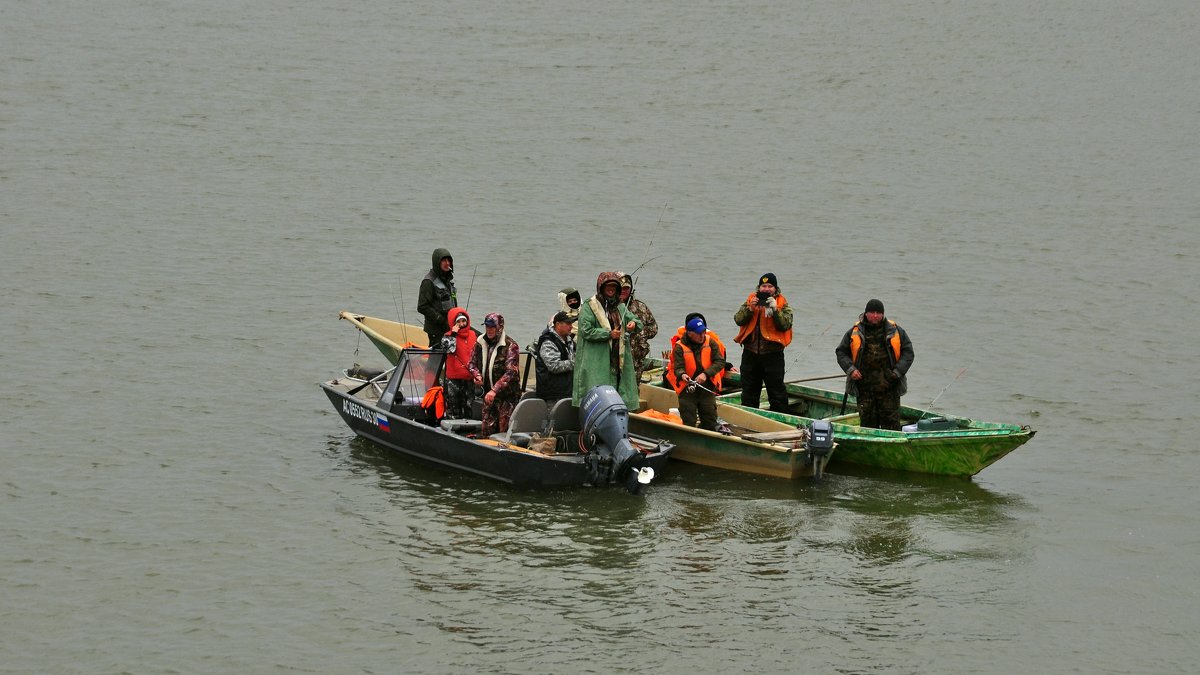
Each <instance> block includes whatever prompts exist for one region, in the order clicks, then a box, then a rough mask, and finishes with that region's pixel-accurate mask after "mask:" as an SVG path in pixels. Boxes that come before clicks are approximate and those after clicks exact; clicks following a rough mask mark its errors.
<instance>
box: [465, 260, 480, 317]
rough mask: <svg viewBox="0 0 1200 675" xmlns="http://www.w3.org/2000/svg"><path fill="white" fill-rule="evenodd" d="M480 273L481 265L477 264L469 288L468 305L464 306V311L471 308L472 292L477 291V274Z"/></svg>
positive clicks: (472, 271) (472, 272)
mask: <svg viewBox="0 0 1200 675" xmlns="http://www.w3.org/2000/svg"><path fill="white" fill-rule="evenodd" d="M478 271H479V263H475V267H474V269H472V270H471V285H470V286H468V287H467V304H465V305H463V311H464V312H465V311H467V309H468V308H469V307H470V306H471V291H473V290H475V273H476V272H478Z"/></svg>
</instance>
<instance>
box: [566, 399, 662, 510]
mask: <svg viewBox="0 0 1200 675" xmlns="http://www.w3.org/2000/svg"><path fill="white" fill-rule="evenodd" d="M579 403H580V405H579V422H580V429H581V430H582V431H581V437H582V438H583V443H584V446H585V447H586V448H587V450H588V454H587V456H586V457H584V460H583V461H584V464H585V465H586V466H587V470H588V478H589V479H590V480H591V483H592V485H606V484H608V483H615V482H617V481H623V482H624V483H625V487H626V488H628V489H629V491H630V492H632V493H633V494H639V493H640V492H641V491H642V488H644V487H645V486H646V485H647V484H649V483H650V481H651V480H654V469H652V468H650V467H648V466H645V461H646V458H645V456H644V455H642V453H640V452H638V450H637V448H635V447H633V443H631V442H630V441H629V408H628V407H626V405H625V401H624V400H623V399H622V398H621V395H620V394H618V393H617V390H616V389H614V388H612V387H611V386H610V385H607V384H602V385H600V386H598V387H593V388H592V389H591V390H590V391H589V392H588V393H587V395H585V396H584V397H583V400H582V401H580V402H579Z"/></svg>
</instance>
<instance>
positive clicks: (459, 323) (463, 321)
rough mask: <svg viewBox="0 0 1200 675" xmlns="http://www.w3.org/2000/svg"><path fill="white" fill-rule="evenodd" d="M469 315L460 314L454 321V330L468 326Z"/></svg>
mask: <svg viewBox="0 0 1200 675" xmlns="http://www.w3.org/2000/svg"><path fill="white" fill-rule="evenodd" d="M467 323H468V322H467V317H465V316H460V317H458V319H456V320H455V321H454V330H462V329H464V328H466V327H467Z"/></svg>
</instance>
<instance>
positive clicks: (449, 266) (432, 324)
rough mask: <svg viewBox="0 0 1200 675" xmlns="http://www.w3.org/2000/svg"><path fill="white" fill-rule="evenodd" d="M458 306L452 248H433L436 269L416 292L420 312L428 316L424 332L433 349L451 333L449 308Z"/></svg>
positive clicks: (427, 275)
mask: <svg viewBox="0 0 1200 675" xmlns="http://www.w3.org/2000/svg"><path fill="white" fill-rule="evenodd" d="M457 306H458V293H457V291H456V290H455V288H454V258H453V257H452V256H451V255H450V250H449V249H445V248H438V249H434V251H433V266H432V267H431V268H430V269H429V273H428V274H426V275H425V278H424V279H422V280H421V290H420V292H418V293H417V311H418V312H420V313H421V315H422V316H424V317H425V326H424V329H425V334H426V335H428V336H429V346H430V347H431V348H433V349H439V348H440V347H441V343H442V336H443V335H445V334H446V331H448V330H450V319H449V315H450V309H451V308H452V307H457Z"/></svg>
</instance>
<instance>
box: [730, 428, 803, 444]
mask: <svg viewBox="0 0 1200 675" xmlns="http://www.w3.org/2000/svg"><path fill="white" fill-rule="evenodd" d="M807 436H808V432H807V431H805V430H804V429H785V430H783V431H760V432H756V433H752V434H742V438H744V439H746V440H748V441H758V442H759V443H775V442H778V441H802V440H804V439H805V438H806V437H807Z"/></svg>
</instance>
